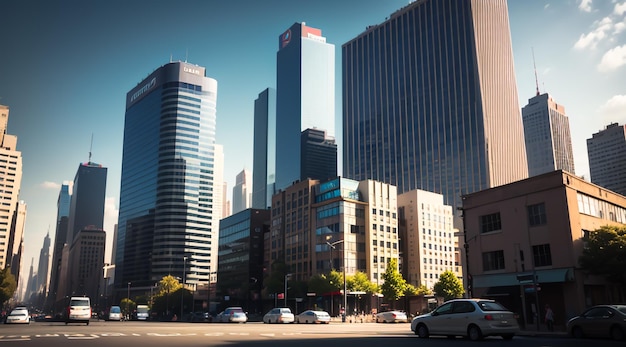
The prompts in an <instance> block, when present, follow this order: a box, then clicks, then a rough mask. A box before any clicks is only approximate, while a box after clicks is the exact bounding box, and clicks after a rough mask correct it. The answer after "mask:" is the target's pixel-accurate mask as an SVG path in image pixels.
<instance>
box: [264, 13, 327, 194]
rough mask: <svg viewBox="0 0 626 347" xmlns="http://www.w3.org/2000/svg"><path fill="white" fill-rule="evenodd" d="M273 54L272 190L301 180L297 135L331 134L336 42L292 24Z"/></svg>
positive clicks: (303, 25)
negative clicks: (306, 132) (312, 131)
mask: <svg viewBox="0 0 626 347" xmlns="http://www.w3.org/2000/svg"><path fill="white" fill-rule="evenodd" d="M278 47H279V49H278V53H277V54H276V132H275V134H276V147H275V149H276V167H275V174H276V180H275V183H276V186H275V188H276V190H279V189H284V188H286V187H288V186H291V184H292V183H293V182H295V181H297V180H301V177H302V173H301V172H300V169H301V166H300V163H301V162H302V158H301V149H300V143H301V142H300V141H301V138H300V136H301V133H302V131H304V130H306V129H314V128H316V129H320V130H324V131H326V133H327V135H328V136H329V137H334V136H335V46H334V45H332V44H329V43H327V42H326V38H325V37H324V36H322V31H321V30H320V29H316V28H312V27H309V26H307V25H306V24H305V23H295V24H293V25H292V26H291V27H290V28H289V29H287V30H286V31H285V32H284V33H282V34H281V35H280V36H279V38H278Z"/></svg>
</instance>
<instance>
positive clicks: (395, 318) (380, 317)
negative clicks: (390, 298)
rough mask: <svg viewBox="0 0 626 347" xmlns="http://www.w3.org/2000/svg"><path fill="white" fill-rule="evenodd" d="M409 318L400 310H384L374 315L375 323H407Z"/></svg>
mask: <svg viewBox="0 0 626 347" xmlns="http://www.w3.org/2000/svg"><path fill="white" fill-rule="evenodd" d="M408 321H409V318H408V317H407V316H406V313H405V312H402V311H386V312H380V313H378V314H377V315H376V323H407V322H408Z"/></svg>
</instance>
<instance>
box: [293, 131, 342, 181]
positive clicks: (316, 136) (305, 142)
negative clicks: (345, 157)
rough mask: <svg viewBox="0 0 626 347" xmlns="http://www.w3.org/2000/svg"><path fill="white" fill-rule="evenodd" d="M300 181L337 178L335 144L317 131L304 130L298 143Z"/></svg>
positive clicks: (323, 133)
mask: <svg viewBox="0 0 626 347" xmlns="http://www.w3.org/2000/svg"><path fill="white" fill-rule="evenodd" d="M300 158H301V161H300V180H304V179H307V178H311V179H315V180H320V181H322V182H323V181H327V180H329V179H333V178H335V177H337V143H335V139H334V138H329V137H327V136H326V132H325V131H323V130H319V129H306V130H305V131H303V132H302V137H301V143H300Z"/></svg>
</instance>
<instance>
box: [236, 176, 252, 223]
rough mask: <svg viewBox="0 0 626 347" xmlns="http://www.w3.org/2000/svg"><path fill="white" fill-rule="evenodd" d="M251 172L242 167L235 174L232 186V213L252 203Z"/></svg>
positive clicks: (244, 208) (248, 206) (246, 207)
mask: <svg viewBox="0 0 626 347" xmlns="http://www.w3.org/2000/svg"><path fill="white" fill-rule="evenodd" d="M252 189H253V188H252V173H250V170H247V169H243V170H241V172H240V173H238V174H237V177H236V179H235V186H234V187H233V214H236V213H239V212H241V211H243V210H246V209H248V208H250V206H251V205H252Z"/></svg>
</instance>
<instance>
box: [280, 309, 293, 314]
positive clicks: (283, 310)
mask: <svg viewBox="0 0 626 347" xmlns="http://www.w3.org/2000/svg"><path fill="white" fill-rule="evenodd" d="M280 313H291V310H290V309H288V308H281V309H280Z"/></svg>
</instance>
